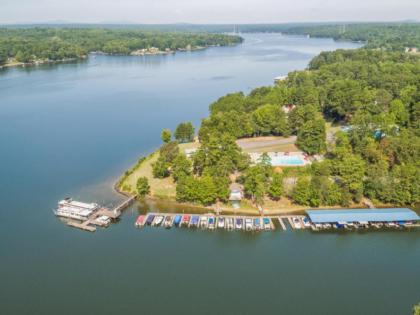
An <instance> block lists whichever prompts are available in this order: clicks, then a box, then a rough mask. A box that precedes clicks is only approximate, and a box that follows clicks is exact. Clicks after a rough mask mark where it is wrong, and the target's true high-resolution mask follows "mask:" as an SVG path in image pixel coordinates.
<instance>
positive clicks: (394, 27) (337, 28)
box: [284, 23, 420, 51]
mask: <svg viewBox="0 0 420 315" xmlns="http://www.w3.org/2000/svg"><path fill="white" fill-rule="evenodd" d="M284 32H285V33H287V34H299V35H302V34H305V35H310V36H312V37H330V38H334V39H335V40H351V41H361V42H365V43H366V45H365V48H368V49H369V48H381V49H387V50H393V51H396V50H397V51H403V50H404V49H405V48H406V47H417V48H419V47H420V23H366V24H335V25H334V24H329V25H317V26H307V25H300V26H295V27H290V28H287V29H286V30H284Z"/></svg>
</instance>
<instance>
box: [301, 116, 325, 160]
mask: <svg viewBox="0 0 420 315" xmlns="http://www.w3.org/2000/svg"><path fill="white" fill-rule="evenodd" d="M325 141H326V132H325V120H324V119H323V118H319V119H316V120H310V121H307V122H306V123H304V124H303V125H302V127H301V128H300V129H299V131H298V136H297V141H296V144H297V146H298V147H299V149H301V150H303V151H305V152H306V153H308V154H318V153H322V152H324V151H325V148H326V144H325Z"/></svg>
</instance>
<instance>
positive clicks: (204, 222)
mask: <svg viewBox="0 0 420 315" xmlns="http://www.w3.org/2000/svg"><path fill="white" fill-rule="evenodd" d="M207 220H208V219H207V217H206V216H205V215H203V216H201V217H200V223H199V226H200V228H202V229H206V228H207V225H208V223H207Z"/></svg>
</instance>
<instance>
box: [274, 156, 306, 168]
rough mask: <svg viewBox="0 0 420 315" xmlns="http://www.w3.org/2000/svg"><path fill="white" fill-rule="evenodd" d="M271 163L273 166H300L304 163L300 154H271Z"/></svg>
mask: <svg viewBox="0 0 420 315" xmlns="http://www.w3.org/2000/svg"><path fill="white" fill-rule="evenodd" d="M271 165H273V166H300V165H305V161H304V159H303V157H302V156H299V155H277V156H271Z"/></svg>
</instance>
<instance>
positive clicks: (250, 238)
mask: <svg viewBox="0 0 420 315" xmlns="http://www.w3.org/2000/svg"><path fill="white" fill-rule="evenodd" d="M244 37H245V39H246V41H245V42H244V44H242V45H239V46H236V47H220V48H210V49H207V50H205V51H197V52H191V53H177V54H175V55H170V56H146V57H108V56H96V57H93V56H91V57H90V58H89V59H88V60H87V61H86V62H82V63H77V64H62V65H56V66H45V67H38V68H26V69H21V68H19V69H8V70H4V71H2V72H0V145H1V149H0V188H1V189H0V200H1V203H2V204H1V207H0V236H1V237H0V255H1V256H0V310H1V313H2V314H115V313H120V314H139V313H144V314H166V313H172V314H197V313H204V314H256V313H269V314H277V313H283V314H337V313H341V314H407V313H409V312H410V309H411V307H412V305H413V304H415V303H417V302H419V301H420V295H419V292H420V284H419V281H418V279H419V278H420V268H419V265H420V238H419V236H420V232H419V231H412V232H391V231H389V232H376V233H344V234H334V233H321V234H313V233H311V232H291V231H287V232H272V233H261V234H258V235H255V234H246V233H234V232H220V231H217V232H204V231H191V230H186V229H182V230H180V229H179V230H176V229H171V230H163V229H144V230H137V229H135V228H134V220H135V218H136V216H137V214H138V212H139V211H140V210H142V211H145V210H148V209H150V210H152V211H157V210H171V209H165V207H167V206H165V205H161V204H147V205H143V204H142V205H134V206H133V207H131V208H130V209H128V210H127V211H126V212H125V214H124V216H123V218H122V220H121V221H120V222H119V223H118V224H116V225H113V226H111V227H110V228H108V229H106V230H99V231H97V232H96V233H93V234H89V233H87V232H82V231H79V230H75V229H71V228H68V227H66V226H65V225H63V224H62V223H61V222H60V221H59V220H57V219H56V218H55V217H54V215H53V213H52V209H53V208H54V206H55V205H56V202H57V201H58V200H59V199H61V198H63V197H65V196H73V197H74V198H77V199H82V200H85V201H96V202H98V203H101V204H105V205H111V204H113V203H116V202H117V201H119V200H121V197H120V196H118V195H117V194H115V193H114V192H113V190H112V185H113V183H114V181H115V179H116V178H117V177H118V175H119V174H120V173H122V172H123V171H124V170H125V169H126V168H128V167H129V166H130V165H131V164H132V163H134V162H135V161H136V160H137V158H138V157H139V156H140V155H145V154H147V153H149V152H151V151H152V150H153V149H155V148H156V147H158V146H159V144H160V131H161V129H162V128H165V127H169V128H172V129H173V128H174V127H175V126H176V125H177V124H178V123H179V122H180V121H187V120H191V121H193V123H194V124H195V125H196V126H198V125H199V122H200V119H201V118H203V117H205V116H206V115H207V113H208V105H209V104H210V103H211V102H212V101H214V100H216V99H217V98H218V97H220V96H222V95H224V94H226V93H228V92H234V91H245V92H249V91H250V90H251V89H252V88H254V87H257V86H260V85H267V84H271V83H272V82H273V78H274V77H276V76H278V75H285V74H287V73H288V72H289V71H293V70H299V69H304V68H305V67H306V65H307V64H308V62H309V60H310V59H311V58H312V57H313V56H315V55H316V54H318V53H319V52H320V51H323V50H334V49H337V48H355V47H357V45H356V44H353V43H343V42H334V41H332V40H329V39H308V38H305V37H286V36H281V35H279V34H247V35H244Z"/></svg>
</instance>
